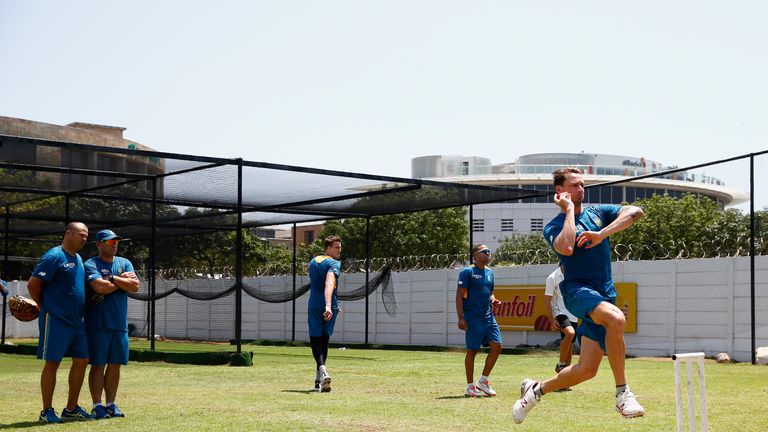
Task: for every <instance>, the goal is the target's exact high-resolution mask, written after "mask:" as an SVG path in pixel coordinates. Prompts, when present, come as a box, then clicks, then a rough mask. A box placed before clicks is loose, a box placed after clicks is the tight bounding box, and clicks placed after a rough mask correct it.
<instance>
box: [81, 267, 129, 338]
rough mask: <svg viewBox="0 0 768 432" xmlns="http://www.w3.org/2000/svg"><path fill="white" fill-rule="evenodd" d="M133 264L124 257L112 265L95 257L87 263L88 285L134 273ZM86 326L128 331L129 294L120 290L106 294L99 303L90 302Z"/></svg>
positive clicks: (87, 308)
mask: <svg viewBox="0 0 768 432" xmlns="http://www.w3.org/2000/svg"><path fill="white" fill-rule="evenodd" d="M132 271H133V264H131V262H130V261H128V260H127V259H125V258H123V257H119V256H116V257H114V259H113V260H112V262H111V263H108V262H104V260H102V259H101V258H99V257H98V256H95V257H93V258H91V259H89V260H88V261H86V262H85V273H86V277H87V279H88V283H89V284H90V282H91V281H92V280H94V279H99V278H102V279H109V276H110V275H113V276H120V275H121V274H123V273H124V272H132ZM85 324H86V325H87V326H88V327H91V328H104V329H110V330H121V331H126V332H127V331H128V293H127V292H126V291H124V290H122V289H120V288H118V289H117V291H114V292H112V293H109V294H105V295H104V297H103V300H102V301H100V302H99V303H95V304H94V303H91V302H89V304H88V306H87V307H86V309H85Z"/></svg>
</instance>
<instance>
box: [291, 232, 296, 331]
mask: <svg viewBox="0 0 768 432" xmlns="http://www.w3.org/2000/svg"><path fill="white" fill-rule="evenodd" d="M291 237H292V238H293V265H292V266H291V272H292V273H293V295H292V296H291V298H292V299H293V300H292V301H291V307H292V313H291V342H294V341H295V340H296V223H295V222H294V223H293V233H292V235H291Z"/></svg>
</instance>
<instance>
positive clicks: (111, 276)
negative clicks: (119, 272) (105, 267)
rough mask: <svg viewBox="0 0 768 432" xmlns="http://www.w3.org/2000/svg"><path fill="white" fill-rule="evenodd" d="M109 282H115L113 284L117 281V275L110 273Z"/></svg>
mask: <svg viewBox="0 0 768 432" xmlns="http://www.w3.org/2000/svg"><path fill="white" fill-rule="evenodd" d="M109 282H110V283H113V284H114V283H115V276H114V275H109Z"/></svg>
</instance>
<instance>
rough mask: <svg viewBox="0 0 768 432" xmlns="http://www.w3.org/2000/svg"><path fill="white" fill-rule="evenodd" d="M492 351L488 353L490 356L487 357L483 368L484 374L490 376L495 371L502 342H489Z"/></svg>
mask: <svg viewBox="0 0 768 432" xmlns="http://www.w3.org/2000/svg"><path fill="white" fill-rule="evenodd" d="M489 345H490V347H491V351H490V352H489V353H488V357H486V358H485V367H484V368H483V375H484V376H488V375H490V374H491V371H493V367H494V366H495V365H496V360H498V359H499V354H501V344H500V343H496V342H489Z"/></svg>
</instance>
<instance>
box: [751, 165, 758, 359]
mask: <svg viewBox="0 0 768 432" xmlns="http://www.w3.org/2000/svg"><path fill="white" fill-rule="evenodd" d="M749 309H750V319H751V321H750V324H752V325H751V326H750V330H751V334H750V336H751V338H750V339H751V348H752V351H751V354H750V356H751V359H752V364H753V365H754V364H757V353H756V352H755V324H756V322H755V155H754V154H752V155H750V156H749Z"/></svg>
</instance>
